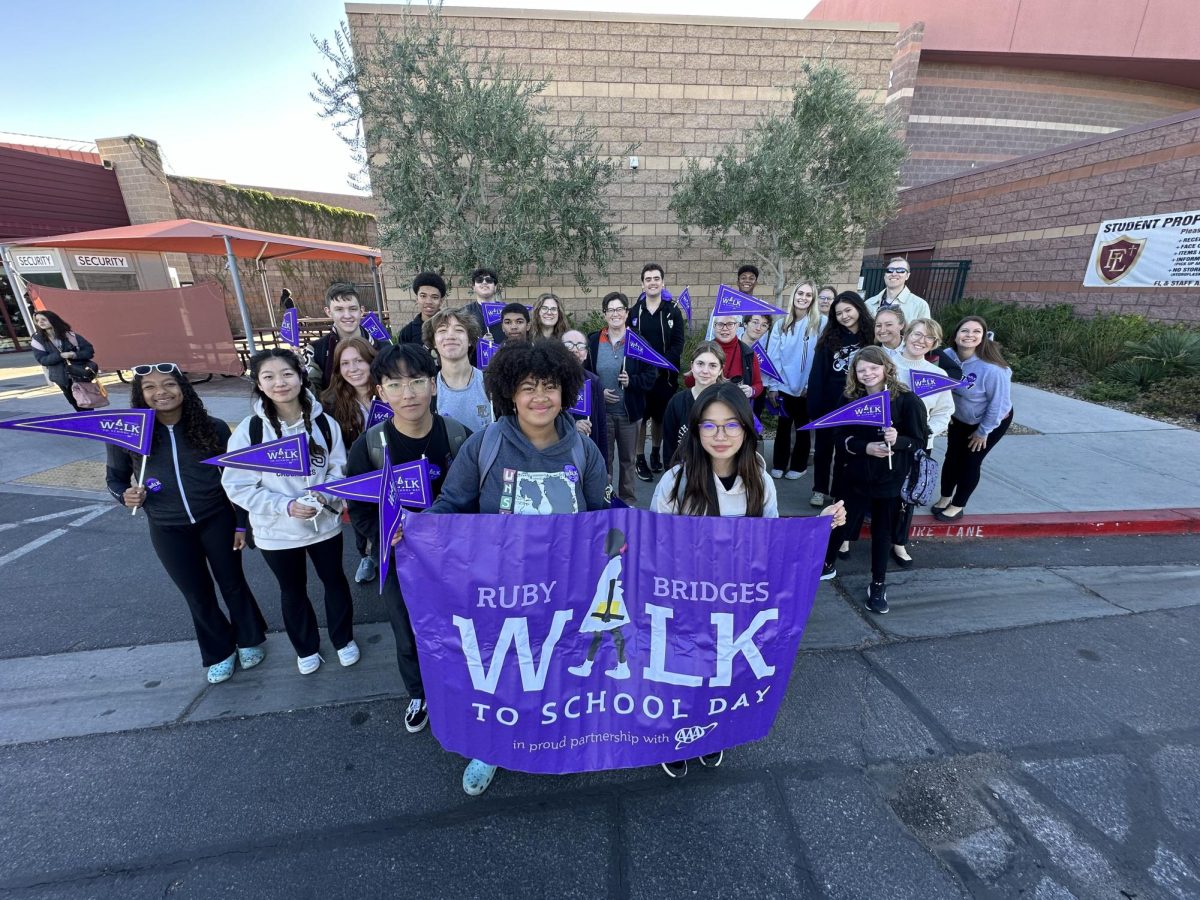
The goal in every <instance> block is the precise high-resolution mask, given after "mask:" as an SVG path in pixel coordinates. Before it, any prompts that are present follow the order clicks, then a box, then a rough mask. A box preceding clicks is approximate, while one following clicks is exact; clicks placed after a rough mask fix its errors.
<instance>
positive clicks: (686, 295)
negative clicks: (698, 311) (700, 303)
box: [675, 286, 692, 322]
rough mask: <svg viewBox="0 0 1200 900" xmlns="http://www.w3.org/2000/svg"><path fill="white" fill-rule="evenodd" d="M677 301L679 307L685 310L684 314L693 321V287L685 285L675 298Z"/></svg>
mask: <svg viewBox="0 0 1200 900" xmlns="http://www.w3.org/2000/svg"><path fill="white" fill-rule="evenodd" d="M675 302H676V303H678V304H679V308H680V309H682V310H683V314H684V315H685V316H687V320H688V321H689V322H690V321H692V291H691V287H690V286H689V287H685V288H684V289H683V290H682V291H681V292H680V294H679V296H678V297H676V298H675Z"/></svg>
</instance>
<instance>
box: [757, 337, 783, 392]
mask: <svg viewBox="0 0 1200 900" xmlns="http://www.w3.org/2000/svg"><path fill="white" fill-rule="evenodd" d="M750 349H751V350H753V351H754V357H755V359H757V360H758V368H759V371H761V372H762V373H763V374H764V375H769V376H771V377H772V378H774V379H775V380H776V381H780V382H781V381H783V376H782V375H780V374H779V370H778V369H777V368H775V363H773V362H771V358H770V357H769V356H767V351H766V350H764V349H763V348H762V342H761V341H755V342H754V346H753V347H751V348H750Z"/></svg>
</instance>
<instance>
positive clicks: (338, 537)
mask: <svg viewBox="0 0 1200 900" xmlns="http://www.w3.org/2000/svg"><path fill="white" fill-rule="evenodd" d="M262 555H263V561H264V562H265V563H266V564H267V567H268V568H269V569H270V570H271V572H272V573H273V574H274V575H275V580H276V581H278V582H279V603H280V606H281V607H282V609H283V627H284V628H286V629H287V634H288V637H289V638H290V639H291V641H292V646H293V647H295V648H296V655H297V656H312V655H313V654H314V653H316V652H317V651H318V650H320V649H321V634H320V632H319V631H318V630H317V614H316V612H314V611H313V606H312V603H311V602H310V601H309V599H308V567H307V566H306V565H305V557H306V556H307V557H308V558H309V559H311V560H312V564H313V568H314V569H316V570H317V577H318V578H320V579H321V584H322V585H324V587H325V625H326V626H327V627H328V628H329V640H330V641H332V642H333V646H334V647H335V648H336V649H338V650H341V649H342V648H343V647H345V646H346V645H347V644H349V643H350V642H351V641H352V640H354V601H353V600H352V599H351V597H350V583H349V582H348V581H346V572H345V570H344V569H343V568H342V533H341V531H338V532H337V533H335V534H334V535H333V536H332V537H329V538H326V539H325V540H323V541H321V542H320V543H317V544H309V545H308V546H307V547H292V548H289V549H287V550H263V551H262Z"/></svg>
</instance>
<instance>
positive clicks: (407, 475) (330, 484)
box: [313, 461, 433, 509]
mask: <svg viewBox="0 0 1200 900" xmlns="http://www.w3.org/2000/svg"><path fill="white" fill-rule="evenodd" d="M392 471H393V472H394V473H396V474H397V475H398V476H399V477H400V478H402V479H403V481H404V485H403V486H402V488H401V496H400V503H401V505H403V506H412V507H417V508H420V509H424V508H425V507H427V506H429V504H430V503H431V502H432V496H433V487H432V485H431V484H430V481H429V467H428V465H423V464H422V463H421V462H420V461H418V462H413V463H404V464H403V465H399V466H394V467H393V469H392ZM382 480H383V469H376V470H375V471H374V472H367V473H366V474H364V475H355V476H354V477H352V478H342V479H339V480H338V481H327V482H325V483H324V484H318V485H316V486H314V487H313V490H314V491H320V492H321V493H323V494H332V495H333V496H335V497H344V498H346V499H347V500H361V501H362V502H363V503H378V502H379V482H380V481H382Z"/></svg>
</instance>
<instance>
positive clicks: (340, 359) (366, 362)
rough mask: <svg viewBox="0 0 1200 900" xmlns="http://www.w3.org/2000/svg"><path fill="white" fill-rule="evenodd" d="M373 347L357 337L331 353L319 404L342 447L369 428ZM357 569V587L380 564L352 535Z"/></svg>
mask: <svg viewBox="0 0 1200 900" xmlns="http://www.w3.org/2000/svg"><path fill="white" fill-rule="evenodd" d="M375 356H376V353H375V348H374V347H372V346H371V344H370V343H369V342H368V341H364V340H363V339H362V338H360V337H351V338H346V339H345V340H344V341H341V342H340V343H339V344H338V345H337V347H336V348H334V351H333V375H332V376H331V377H330V379H329V387H327V388H326V389H325V392H324V393H323V394H321V403H322V405H323V406H324V407H325V409H326V410H327V411H328V413H329V415H331V416H332V417H333V419H334V421H335V422H337V423H338V427H339V428H341V430H342V445H343V446H346V447H349V446H350V445H351V444H353V443H354V442H355V441H356V440H357V439H358V436H359V435H360V434H362V433H363V432H364V431H366V430H367V428H368V426H369V425H370V421H369V419H370V415H371V403H372V401H373V400H374V399H375V388H376V387H377V385H376V384H375V379H374V377H373V376H372V375H371V363H372V362H374V360H375ZM354 543H355V547H356V548H357V550H358V556H359V560H358V568H357V569H356V570H355V572H354V580H355V582H357V583H358V584H366V583H367V582H368V581H374V580H375V575H376V573H377V571H378V568H379V563H378V562H376V561H375V559H374V558H373V557H372V555H371V542H370V540H369V539H368V538H366V537H364V536H363V535H362V534H360V533H358V532H355V534H354Z"/></svg>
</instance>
